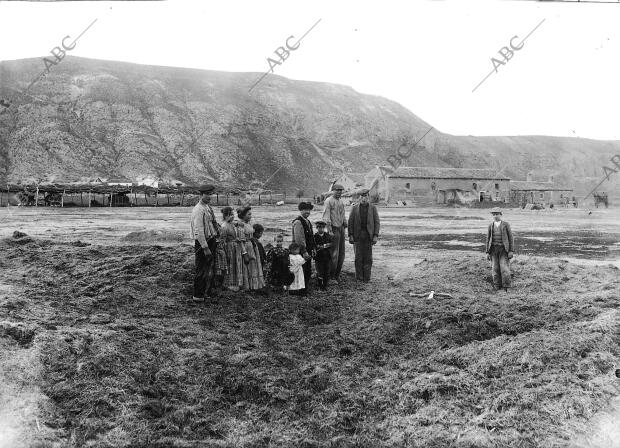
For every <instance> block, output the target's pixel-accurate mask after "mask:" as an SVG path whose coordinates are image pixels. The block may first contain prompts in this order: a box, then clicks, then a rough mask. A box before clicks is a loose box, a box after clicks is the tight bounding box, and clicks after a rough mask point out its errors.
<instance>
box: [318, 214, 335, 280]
mask: <svg viewBox="0 0 620 448" xmlns="http://www.w3.org/2000/svg"><path fill="white" fill-rule="evenodd" d="M326 226H327V225H326V223H325V221H317V222H316V229H317V232H316V233H315V234H314V244H315V246H314V247H315V249H316V255H315V256H314V260H315V263H316V272H317V274H316V275H317V279H318V283H319V288H321V289H322V290H323V291H325V290H326V289H327V281H328V280H329V263H330V260H331V255H330V252H329V248H330V247H331V245H332V236H331V235H330V234H329V233H327V232H326V231H325V227H326Z"/></svg>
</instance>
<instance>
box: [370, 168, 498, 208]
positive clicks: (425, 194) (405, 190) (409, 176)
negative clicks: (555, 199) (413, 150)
mask: <svg viewBox="0 0 620 448" xmlns="http://www.w3.org/2000/svg"><path fill="white" fill-rule="evenodd" d="M380 168H383V169H380ZM383 173H385V179H384V178H383ZM365 184H366V185H367V186H369V187H370V186H372V188H371V192H370V194H371V195H377V194H378V195H379V198H380V199H381V200H384V201H387V202H394V201H405V202H407V201H410V202H411V203H412V204H416V205H433V204H445V203H448V202H462V203H471V202H475V201H478V202H481V201H493V202H495V201H499V202H507V201H508V198H509V196H510V179H509V178H508V177H506V176H504V175H501V174H499V173H498V172H497V171H496V170H493V169H477V168H435V167H413V166H402V167H399V168H398V169H396V170H395V171H393V172H391V168H389V167H377V168H375V169H373V170H371V171H370V172H368V173H367V174H366V177H365Z"/></svg>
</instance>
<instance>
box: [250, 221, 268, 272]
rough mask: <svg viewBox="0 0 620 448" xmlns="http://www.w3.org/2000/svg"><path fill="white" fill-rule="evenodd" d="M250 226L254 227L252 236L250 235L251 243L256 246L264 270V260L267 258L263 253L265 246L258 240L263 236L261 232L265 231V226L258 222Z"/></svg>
mask: <svg viewBox="0 0 620 448" xmlns="http://www.w3.org/2000/svg"><path fill="white" fill-rule="evenodd" d="M252 227H254V236H253V237H252V244H254V247H256V249H257V250H258V254H259V256H260V263H261V266H263V271H264V266H265V261H266V259H267V255H266V254H265V248H264V247H263V243H261V242H260V241H259V240H260V239H261V237H262V236H263V232H264V231H265V228H264V227H263V226H261V225H260V224H258V223H257V224H254V225H253V226H252Z"/></svg>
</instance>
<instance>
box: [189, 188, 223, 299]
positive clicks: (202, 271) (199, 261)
mask: <svg viewBox="0 0 620 448" xmlns="http://www.w3.org/2000/svg"><path fill="white" fill-rule="evenodd" d="M198 191H199V192H200V195H201V197H200V201H198V204H196V206H195V207H194V209H193V210H192V222H191V228H192V238H194V249H195V255H196V274H195V276H194V296H193V300H194V302H203V301H204V299H205V294H206V295H207V296H209V295H210V294H211V288H212V287H213V279H214V277H215V269H214V268H215V252H216V247H217V236H218V234H219V224H218V223H217V221H216V220H215V213H214V212H213V208H211V206H210V205H209V203H210V202H211V193H213V191H215V187H214V186H213V185H208V184H207V185H201V186H200V187H199V188H198Z"/></svg>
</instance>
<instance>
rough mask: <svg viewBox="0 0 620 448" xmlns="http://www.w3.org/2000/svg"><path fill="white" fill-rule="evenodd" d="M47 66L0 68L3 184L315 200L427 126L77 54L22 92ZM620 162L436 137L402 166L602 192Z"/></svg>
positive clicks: (243, 82) (347, 96)
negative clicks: (550, 175) (242, 190)
mask: <svg viewBox="0 0 620 448" xmlns="http://www.w3.org/2000/svg"><path fill="white" fill-rule="evenodd" d="M42 68H44V66H43V62H42V60H41V59H40V58H33V59H24V60H18V61H5V62H2V63H0V98H2V99H6V100H7V101H10V102H11V103H13V105H12V107H11V108H10V109H8V110H7V112H6V113H4V114H2V115H1V116H0V181H3V182H5V181H11V182H15V181H18V180H21V181H25V180H29V179H37V178H38V179H50V178H56V179H62V180H77V179H79V178H84V177H90V178H93V177H121V176H122V177H128V178H130V179H136V178H139V177H144V176H152V177H156V178H157V177H159V178H163V179H174V180H178V181H182V182H187V183H196V182H201V181H205V180H208V179H211V180H215V181H219V182H225V183H230V184H235V185H238V186H246V185H248V184H250V183H251V182H252V181H259V182H264V181H267V180H268V183H267V184H266V185H265V188H272V189H274V190H278V191H282V190H286V191H294V190H296V189H298V188H299V189H303V190H304V191H305V192H306V193H307V194H311V193H313V192H320V191H323V190H324V189H325V188H326V186H327V185H328V182H329V181H330V180H332V179H333V177H334V176H336V175H337V174H339V173H340V172H342V171H345V172H366V171H369V170H370V169H372V168H373V167H375V166H376V165H384V164H385V163H386V159H387V157H388V156H389V155H390V154H393V153H395V152H396V149H397V147H398V144H399V141H400V140H401V139H402V137H403V136H404V135H410V136H414V137H416V136H417V137H420V136H422V135H423V134H424V133H425V132H426V131H427V130H428V129H429V128H430V127H431V125H432V124H429V123H426V122H424V121H423V120H422V119H420V118H418V117H417V116H416V115H414V114H413V113H411V112H410V111H409V110H407V109H406V108H404V107H403V106H401V105H399V104H398V103H396V102H394V101H391V100H388V99H385V98H381V97H378V96H371V95H364V94H360V93H357V92H356V91H355V90H353V89H352V88H350V87H347V86H343V85H336V84H329V83H319V82H307V81H295V80H290V79H286V78H283V77H281V76H277V75H269V76H267V77H266V78H265V79H264V80H263V81H262V82H261V83H259V84H258V86H256V87H255V88H254V89H253V90H252V91H251V92H248V89H249V87H250V86H251V85H252V84H253V83H254V81H255V80H256V79H257V77H258V76H259V75H260V74H257V73H228V72H217V71H206V70H195V69H184V68H172V67H159V66H144V65H137V64H131V63H125V62H114V61H102V60H93V59H85V58H78V57H72V56H68V57H66V58H65V60H63V61H62V62H61V63H60V64H58V65H57V66H54V67H52V68H51V70H50V73H49V74H47V75H46V76H45V77H43V78H41V79H40V80H39V81H38V82H37V83H36V84H35V85H33V87H32V88H31V89H30V91H29V94H30V95H21V96H20V95H19V94H18V93H17V92H18V91H23V90H24V89H26V87H27V86H28V85H29V84H30V82H31V81H32V80H33V79H35V78H36V77H37V75H38V74H39V73H40V72H41V70H42ZM617 153H620V142H618V141H596V140H587V139H578V138H568V137H548V136H515V137H471V136H452V135H448V134H444V133H441V132H440V131H438V130H433V131H431V132H430V133H429V134H428V135H427V136H426V137H425V139H424V141H423V142H422V144H421V145H420V147H419V148H417V149H416V150H415V151H414V153H413V155H412V156H411V157H410V159H409V160H408V161H407V163H406V164H407V165H410V166H416V165H418V166H439V167H442V166H443V167H449V166H452V167H471V168H493V169H497V170H500V169H502V174H506V175H508V176H509V177H512V178H514V179H524V178H525V176H526V173H528V172H530V171H532V170H535V169H541V168H542V169H547V170H550V171H555V172H556V179H557V180H561V181H563V182H570V183H575V182H577V183H578V184H579V182H581V183H583V178H592V179H591V180H590V179H587V182H585V184H587V183H588V182H590V181H591V183H592V184H594V183H595V182H594V181H595V180H596V179H600V178H602V175H603V173H602V171H601V167H602V166H603V165H605V164H607V165H609V163H608V161H609V158H610V157H611V156H612V155H613V154H617ZM276 170H277V172H276ZM274 172H275V175H274ZM272 175H273V176H272ZM585 184H584V185H585Z"/></svg>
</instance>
